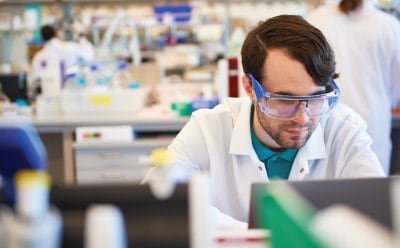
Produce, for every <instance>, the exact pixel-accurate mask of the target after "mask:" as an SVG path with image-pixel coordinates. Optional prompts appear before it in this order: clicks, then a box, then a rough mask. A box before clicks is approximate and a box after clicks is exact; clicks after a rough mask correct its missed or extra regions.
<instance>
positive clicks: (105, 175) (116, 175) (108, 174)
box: [101, 172, 124, 179]
mask: <svg viewBox="0 0 400 248" xmlns="http://www.w3.org/2000/svg"><path fill="white" fill-rule="evenodd" d="M101 178H103V179H119V178H124V175H123V174H122V173H116V172H104V173H101Z"/></svg>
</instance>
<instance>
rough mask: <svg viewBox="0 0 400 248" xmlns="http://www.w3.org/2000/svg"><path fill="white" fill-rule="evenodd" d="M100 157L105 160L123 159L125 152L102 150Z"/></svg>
mask: <svg viewBox="0 0 400 248" xmlns="http://www.w3.org/2000/svg"><path fill="white" fill-rule="evenodd" d="M99 157H100V158H101V159H105V160H113V159H121V158H122V157H123V154H122V153H120V152H102V153H99Z"/></svg>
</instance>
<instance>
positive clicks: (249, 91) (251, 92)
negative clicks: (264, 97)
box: [242, 75, 256, 101]
mask: <svg viewBox="0 0 400 248" xmlns="http://www.w3.org/2000/svg"><path fill="white" fill-rule="evenodd" d="M242 85H243V88H244V90H245V91H246V94H247V95H248V96H249V97H250V99H251V100H252V101H253V100H255V99H256V97H255V94H254V90H253V86H252V85H251V81H250V78H249V77H248V76H246V75H243V76H242Z"/></svg>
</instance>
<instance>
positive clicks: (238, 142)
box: [229, 101, 258, 160]
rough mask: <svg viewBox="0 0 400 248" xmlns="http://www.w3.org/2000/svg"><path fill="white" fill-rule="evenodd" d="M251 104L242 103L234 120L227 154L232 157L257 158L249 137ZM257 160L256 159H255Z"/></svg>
mask: <svg viewBox="0 0 400 248" xmlns="http://www.w3.org/2000/svg"><path fill="white" fill-rule="evenodd" d="M250 112H251V102H250V101H249V102H248V103H244V104H242V106H241V109H240V111H239V113H238V116H237V118H236V119H234V120H233V121H234V123H233V130H232V136H231V144H230V147H229V153H230V154H233V155H247V156H252V157H253V156H255V157H257V155H256V153H255V151H254V149H253V144H252V142H251V135H250ZM257 160H258V159H257Z"/></svg>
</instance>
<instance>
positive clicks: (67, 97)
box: [61, 87, 148, 115]
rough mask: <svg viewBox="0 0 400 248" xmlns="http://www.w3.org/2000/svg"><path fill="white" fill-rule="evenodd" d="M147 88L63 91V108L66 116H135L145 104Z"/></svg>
mask: <svg viewBox="0 0 400 248" xmlns="http://www.w3.org/2000/svg"><path fill="white" fill-rule="evenodd" d="M147 93H148V89H147V88H144V87H143V88H137V89H107V90H98V89H97V90H95V89H84V90H80V91H76V90H63V91H62V92H61V108H62V112H63V114H64V115H79V114H90V115H103V114H113V115H115V114H134V113H137V112H139V111H140V110H141V109H142V108H143V107H144V104H145V101H146V97H147Z"/></svg>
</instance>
